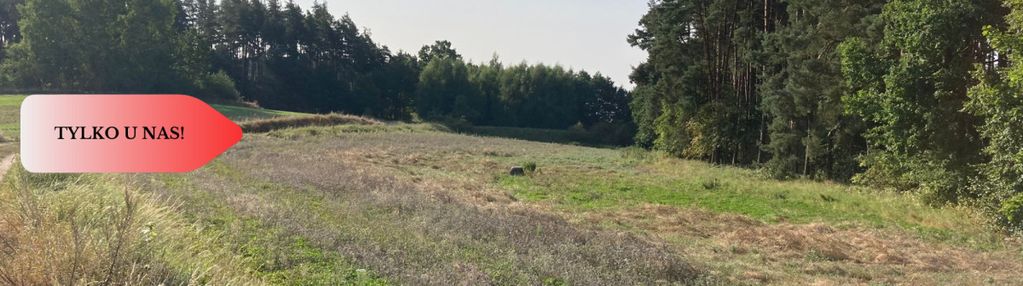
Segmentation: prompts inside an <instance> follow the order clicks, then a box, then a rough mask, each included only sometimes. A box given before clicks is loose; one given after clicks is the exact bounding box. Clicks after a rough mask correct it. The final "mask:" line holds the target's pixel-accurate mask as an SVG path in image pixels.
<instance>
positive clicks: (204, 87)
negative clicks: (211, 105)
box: [195, 71, 241, 103]
mask: <svg viewBox="0 0 1023 286" xmlns="http://www.w3.org/2000/svg"><path fill="white" fill-rule="evenodd" d="M195 96H196V97H199V98H201V99H204V100H206V101H209V102H228V103H230V102H239V101H241V95H240V94H239V93H238V89H237V88H235V85H234V80H232V79H231V77H230V76H228V75H227V74H226V73H224V72H223V71H219V72H217V73H212V74H207V75H206V76H205V77H203V79H202V80H201V81H200V82H199V90H198V92H197V94H196V95H195Z"/></svg>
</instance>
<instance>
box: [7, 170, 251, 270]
mask: <svg viewBox="0 0 1023 286" xmlns="http://www.w3.org/2000/svg"><path fill="white" fill-rule="evenodd" d="M4 181H5V182H4V184H3V186H2V190H0V282H2V283H3V284H10V285H43V284H60V285H74V284H85V285H87V284H106V285H110V284H116V285H156V284H172V285H182V284H188V285H193V284H208V283H213V284H224V285H227V284H253V283H259V281H258V280H253V279H251V278H249V277H247V276H246V275H245V273H244V272H242V271H240V270H238V269H233V268H232V266H233V265H236V264H237V261H234V260H233V257H232V256H230V255H226V256H225V255H223V254H224V252H223V251H221V250H220V249H218V248H216V247H215V246H214V245H215V244H213V243H214V241H210V240H207V238H204V237H201V236H198V235H197V234H196V233H194V232H193V231H192V230H193V229H192V228H190V227H189V224H187V223H184V222H182V221H181V220H180V219H179V218H177V217H176V215H175V214H174V213H173V212H171V211H170V210H169V209H168V208H166V207H164V206H161V205H159V204H157V203H156V202H155V201H154V200H153V199H151V198H150V197H148V196H145V195H140V194H138V193H137V192H136V190H135V189H134V188H132V187H131V185H126V184H123V183H119V182H118V181H117V180H115V179H113V178H110V177H104V176H77V175H33V174H28V173H27V172H25V171H24V170H23V169H21V168H20V167H15V168H14V169H12V170H11V171H10V172H9V173H8V174H7V176H6V178H5V180H4Z"/></svg>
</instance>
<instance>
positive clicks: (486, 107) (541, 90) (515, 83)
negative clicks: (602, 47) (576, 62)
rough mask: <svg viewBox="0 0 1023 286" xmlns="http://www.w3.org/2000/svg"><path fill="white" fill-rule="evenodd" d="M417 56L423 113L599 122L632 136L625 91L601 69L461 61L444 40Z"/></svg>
mask: <svg viewBox="0 0 1023 286" xmlns="http://www.w3.org/2000/svg"><path fill="white" fill-rule="evenodd" d="M419 58H421V59H427V61H428V63H427V64H426V65H425V66H424V67H423V70H422V72H421V73H420V77H419V80H420V82H419V86H418V88H417V90H416V95H417V97H416V98H417V101H416V111H417V113H418V114H419V115H420V116H423V117H425V118H461V119H464V120H467V121H469V122H471V123H473V124H477V125H495V126H519V127H531V128H548V129H565V128H568V127H571V126H572V125H574V124H582V125H585V126H594V125H596V124H598V123H603V124H606V125H611V126H613V127H614V128H615V130H617V131H618V132H620V134H619V135H620V136H619V137H623V138H624V139H625V140H626V141H628V140H629V139H630V138H629V137H631V136H632V132H631V130H632V125H631V120H632V115H631V113H630V112H629V109H628V104H629V96H628V93H627V92H626V91H625V90H624V89H622V88H620V87H617V86H615V84H614V82H612V81H611V79H610V78H608V77H605V76H602V75H600V74H596V75H590V74H589V73H587V72H585V71H583V72H574V71H572V70H566V69H564V68H562V67H560V66H553V67H551V66H544V65H532V66H531V65H527V64H525V63H522V64H518V65H514V66H509V67H505V66H504V65H503V64H501V63H500V62H499V61H498V60H497V58H496V57H495V58H494V59H492V60H491V61H490V62H489V63H486V64H473V63H465V62H464V61H463V60H462V56H461V55H459V54H458V53H457V52H456V51H455V50H453V49H451V48H450V43H448V42H437V43H436V44H434V45H433V46H428V47H424V48H423V50H422V51H420V53H419ZM605 127H609V126H605ZM608 135H610V134H608Z"/></svg>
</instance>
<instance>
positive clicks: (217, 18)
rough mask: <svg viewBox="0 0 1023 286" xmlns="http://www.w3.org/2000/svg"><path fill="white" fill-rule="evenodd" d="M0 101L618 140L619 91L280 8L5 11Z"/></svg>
mask: <svg viewBox="0 0 1023 286" xmlns="http://www.w3.org/2000/svg"><path fill="white" fill-rule="evenodd" d="M0 33H2V34H0V41H2V42H0V43H2V45H0V47H2V48H3V49H2V50H0V61H2V62H0V84H3V86H2V87H3V89H5V90H31V91H62V92H63V91H75V92H139V93H168V92H173V93H187V94H192V95H195V96H197V97H200V98H203V99H205V100H208V101H222V102H237V101H242V100H243V101H248V102H256V103H258V104H259V105H260V106H263V107H267V108H274V109H284V110H293V111H307V112H318V113H326V112H343V113H350V114H357V115H368V116H372V117H376V118H382V119H388V120H409V119H413V117H414V116H415V115H418V116H419V117H420V118H423V119H428V120H450V121H457V122H465V123H471V124H479V125H499V126H519V127H541V128H567V127H570V126H573V125H577V124H579V125H584V126H585V127H587V128H598V129H601V130H617V131H619V132H620V133H621V135H620V136H618V137H620V138H625V140H624V141H631V125H630V124H629V122H631V114H630V113H629V111H628V94H627V92H626V91H625V90H623V89H621V88H619V87H617V86H616V85H615V84H614V83H613V82H612V81H611V80H610V79H609V78H607V77H604V76H601V75H599V74H597V75H590V74H589V73H586V72H575V71H571V70H565V69H564V68H562V67H559V66H545V65H526V64H520V65H515V66H509V67H505V66H503V65H502V64H501V63H499V62H497V61H496V57H495V60H494V61H491V62H490V63H481V64H475V63H467V62H465V61H464V60H463V59H462V57H461V56H460V55H459V54H458V53H457V52H456V51H455V50H454V49H453V48H452V47H451V43H449V42H446V41H439V42H437V43H435V44H432V45H428V46H425V47H423V49H422V50H421V51H419V53H418V54H410V53H405V52H392V51H390V50H389V49H388V48H387V47H386V46H382V45H379V44H377V43H375V42H373V40H372V38H371V37H370V35H369V33H367V32H366V31H361V30H360V29H359V28H358V27H357V26H356V24H355V23H354V22H353V21H352V20H351V18H349V17H348V16H347V15H345V16H342V17H340V18H338V17H335V16H333V15H331V14H330V13H329V12H328V10H327V7H326V5H325V4H316V5H314V6H313V7H311V9H309V10H303V9H302V8H301V7H299V6H298V5H297V4H295V3H293V2H290V1H289V2H287V3H283V2H281V1H279V0H222V1H217V0H90V1H85V0H8V1H4V2H3V4H0Z"/></svg>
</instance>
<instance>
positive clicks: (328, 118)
mask: <svg viewBox="0 0 1023 286" xmlns="http://www.w3.org/2000/svg"><path fill="white" fill-rule="evenodd" d="M342 124H350V125H376V124H382V122H380V121H377V120H374V119H369V118H366V117H361V116H355V115H347V114H337V113H331V114H318V115H298V116H284V117H275V118H270V119H256V120H248V121H243V122H241V123H239V124H238V125H239V126H241V127H242V131H244V132H249V133H261V132H270V131H273V130H278V129H286V128H295V127H306V126H331V125H342Z"/></svg>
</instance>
